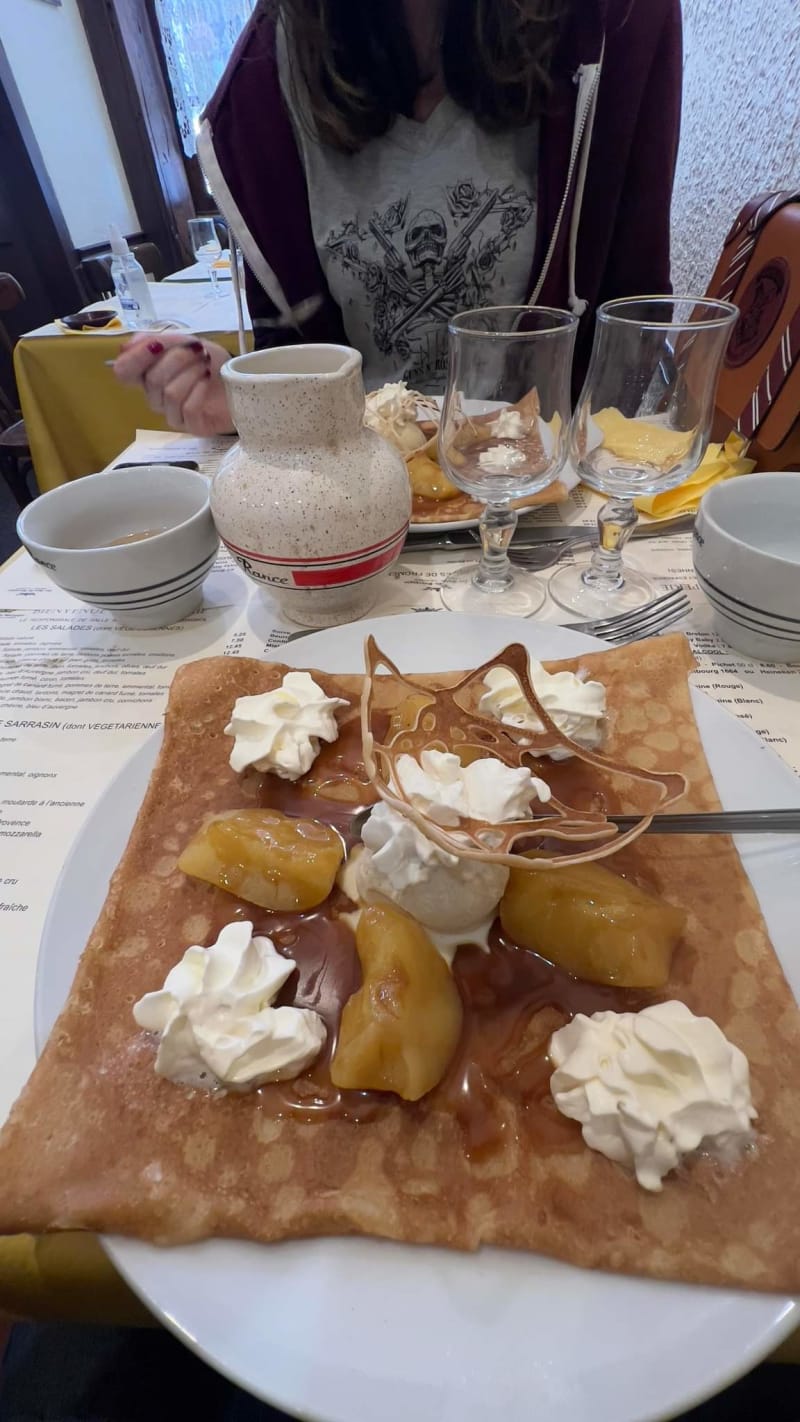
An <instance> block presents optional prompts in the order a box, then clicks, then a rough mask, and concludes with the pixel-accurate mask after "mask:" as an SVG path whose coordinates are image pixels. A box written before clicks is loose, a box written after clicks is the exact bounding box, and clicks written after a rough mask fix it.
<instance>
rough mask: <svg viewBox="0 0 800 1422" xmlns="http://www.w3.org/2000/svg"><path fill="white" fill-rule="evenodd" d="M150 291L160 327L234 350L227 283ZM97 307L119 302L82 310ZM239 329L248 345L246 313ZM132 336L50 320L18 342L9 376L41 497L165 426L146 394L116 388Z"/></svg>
mask: <svg viewBox="0 0 800 1422" xmlns="http://www.w3.org/2000/svg"><path fill="white" fill-rule="evenodd" d="M191 270H192V269H191V268H190V269H189V271H191ZM180 275H181V274H180V273H176V276H180ZM150 290H151V293H152V297H153V305H154V307H155V312H156V317H157V320H158V323H159V326H160V325H161V323H162V322H168V323H174V324H171V326H170V327H162V329H174V330H181V331H185V332H186V335H187V337H188V338H191V336H200V337H203V338H205V339H207V340H210V341H216V342H217V343H218V344H219V345H221V346H224V348H225V349H226V350H227V351H230V353H231V355H236V354H238V353H239V334H238V319H237V312H236V302H235V298H234V294H233V284H232V282H231V281H230V280H228V281H227V282H226V283H225V284H224V285H223V284H222V283H220V284H219V286H218V288H217V291H216V292H215V291H214V289H213V287H212V284H211V282H210V280H209V279H208V278H207V277H206V279H205V280H201V281H196V280H195V279H194V278H193V277H192V278H191V279H187V280H186V281H185V282H182V281H163V282H151V283H150ZM101 308H102V309H111V308H113V309H115V310H116V311H117V312H119V302H118V301H117V300H116V298H115V299H113V300H108V301H98V302H94V303H93V304H92V306H90V307H88V308H86V309H88V310H98V309H101ZM64 314H67V313H64ZM244 324H245V330H246V333H247V336H246V342H247V344H248V347H249V346H250V345H251V344H252V336H251V331H252V327H251V324H250V318H249V316H248V315H247V313H246V311H245V322H244ZM132 334H134V333H133V332H132V330H131V329H130V328H129V327H127V326H125V325H123V326H122V327H120V326H119V325H115V327H114V329H112V330H109V331H105V330H102V329H100V330H96V331H88V332H87V331H80V332H74V331H69V330H65V329H63V328H62V327H60V326H59V325H57V324H56V322H55V321H52V322H50V323H48V324H47V325H46V326H39V327H37V329H36V330H34V331H28V332H26V333H25V335H23V336H22V337H21V338H20V340H19V341H18V342H17V345H16V348H15V351H14V371H15V375H16V380H17V389H18V391H19V400H20V408H21V410H22V414H23V417H24V420H25V429H26V432H27V436H28V443H29V445H30V450H31V456H32V458H33V464H34V469H35V471H36V480H37V483H38V486H39V488H40V490H41V491H42V492H43V493H44V492H46V491H47V490H48V489H54V488H56V486H57V485H59V484H64V483H66V482H67V481H68V480H69V479H77V478H80V477H81V476H82V475H84V474H93V473H95V472H96V471H97V470H98V469H104V468H105V467H106V466H107V465H108V464H109V463H110V461H111V460H112V459H113V458H114V456H115V455H116V454H117V452H118V450H119V449H120V446H121V445H125V444H128V443H129V442H130V441H131V440H132V439H133V438H134V435H135V433H136V430H137V429H141V428H143V427H145V428H156V429H165V430H166V428H167V425H166V422H165V421H164V420H163V419H162V417H161V416H160V415H158V414H156V413H155V412H154V411H153V410H151V408H150V406H149V405H148V403H147V400H146V398H145V394H144V391H143V390H142V389H140V388H138V387H133V386H127V385H120V383H119V381H118V380H117V379H116V378H115V376H114V372H113V370H112V368H111V364H110V363H111V362H113V361H114V360H115V359H116V357H117V356H118V355H119V353H120V351H121V350H122V348H123V346H124V345H125V343H126V341H128V340H129V339H130V337H131V335H132Z"/></svg>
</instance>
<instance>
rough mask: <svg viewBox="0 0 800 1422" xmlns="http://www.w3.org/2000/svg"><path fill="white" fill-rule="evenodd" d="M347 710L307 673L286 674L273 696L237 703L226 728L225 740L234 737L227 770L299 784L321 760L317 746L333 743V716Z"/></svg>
mask: <svg viewBox="0 0 800 1422" xmlns="http://www.w3.org/2000/svg"><path fill="white" fill-rule="evenodd" d="M347 705H348V703H347V702H346V701H342V700H340V698H339V697H338V696H326V695H325V692H324V691H323V690H322V688H321V687H319V686H317V683H316V682H315V681H314V679H313V677H311V676H309V674H308V672H287V673H286V675H285V677H284V678H283V681H282V682H281V685H280V686H277V687H276V688H275V690H274V691H265V692H263V693H262V694H261V695H260V696H239V697H237V699H236V702H235V704H234V707H233V711H232V713H231V719H230V721H229V722H228V724H227V726H226V727H225V735H226V736H233V737H234V746H233V750H232V751H231V755H230V765H231V769H232V770H236V771H240V770H246V769H247V767H248V766H250V765H252V766H254V767H255V769H256V770H264V771H271V772H272V773H273V775H278V776H280V778H281V779H282V780H299V779H300V776H301V775H305V773H306V771H307V770H310V769H311V766H312V765H313V764H314V761H315V760H316V758H317V756H318V755H319V743H320V741H328V742H331V741H335V740H336V739H337V737H338V735H339V726H338V724H337V721H336V711H337V709H338V708H339V707H340V706H347Z"/></svg>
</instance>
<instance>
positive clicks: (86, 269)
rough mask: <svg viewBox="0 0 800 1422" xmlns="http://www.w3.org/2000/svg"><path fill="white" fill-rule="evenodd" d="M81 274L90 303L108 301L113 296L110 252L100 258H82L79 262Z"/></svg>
mask: <svg viewBox="0 0 800 1422" xmlns="http://www.w3.org/2000/svg"><path fill="white" fill-rule="evenodd" d="M81 274H82V276H83V279H84V283H85V285H86V288H87V290H88V292H89V300H90V301H108V299H109V297H111V296H113V295H114V283H113V281H112V280H111V254H110V252H106V253H104V254H103V255H102V256H100V257H84V258H83V261H82V262H81Z"/></svg>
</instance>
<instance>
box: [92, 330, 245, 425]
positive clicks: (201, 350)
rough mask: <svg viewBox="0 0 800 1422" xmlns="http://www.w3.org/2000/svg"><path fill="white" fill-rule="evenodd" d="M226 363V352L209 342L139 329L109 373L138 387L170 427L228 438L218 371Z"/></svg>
mask: <svg viewBox="0 0 800 1422" xmlns="http://www.w3.org/2000/svg"><path fill="white" fill-rule="evenodd" d="M229 359H230V355H229V353H228V351H226V350H224V349H223V347H222V346H217V345H215V344H214V342H213V341H201V340H199V339H198V338H196V337H193V336H189V337H187V336H185V335H182V334H177V333H175V334H169V335H166V334H165V335H163V336H161V335H159V336H154V335H153V334H152V332H147V331H143V332H142V334H141V335H138V336H133V337H132V338H131V340H130V341H128V343H127V345H126V346H125V348H124V350H122V351H121V352H120V354H119V356H118V357H117V359H116V361H115V363H114V374H115V375H116V377H117V379H118V380H121V381H122V384H123V385H141V386H142V388H143V390H144V392H145V395H146V396H147V399H148V401H149V402H150V405H151V406H152V408H153V409H154V410H157V411H158V413H159V414H160V415H163V416H164V418H165V419H166V421H167V424H168V425H170V427H171V428H172V429H174V430H183V431H185V432H186V433H187V434H194V435H213V434H227V433H229V432H231V431H232V430H233V421H232V419H231V414H230V410H229V409H228V402H227V400H226V398H225V389H224V386H223V384H222V377H221V376H220V373H219V372H220V369H221V368H222V366H223V365H224V364H225V362H226V360H229Z"/></svg>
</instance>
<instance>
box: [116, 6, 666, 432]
mask: <svg viewBox="0 0 800 1422" xmlns="http://www.w3.org/2000/svg"><path fill="white" fill-rule="evenodd" d="M680 91H681V32H680V4H679V0H492V3H491V4H489V3H487V0H381V2H380V3H376V0H269V3H263V0H262V4H260V5H259V6H258V7H257V9H256V12H255V14H254V16H253V18H252V19H251V21H250V22H249V24H248V25H247V27H246V28H245V31H244V33H243V35H242V37H241V39H240V40H239V43H238V45H237V47H236V50H235V52H234V54H233V56H232V58H231V61H230V64H229V66H228V69H227V71H226V73H225V75H224V77H223V79H222V82H221V84H220V86H219V88H218V89H217V92H216V94H215V95H214V97H213V99H212V100H211V102H210V104H209V106H208V108H207V110H206V114H205V118H204V122H203V126H202V130H201V133H200V136H199V141H198V153H199V155H200V158H201V162H202V164H203V168H204V171H205V173H206V176H207V177H208V180H209V183H210V185H211V188H212V190H213V192H214V196H215V198H216V200H217V203H218V205H219V208H220V211H221V212H222V213H223V214H224V216H226V217H227V219H228V221H229V223H230V226H231V228H232V229H233V231H234V233H235V234H236V236H237V238H238V240H239V242H240V244H241V246H242V248H243V250H244V255H245V259H246V261H247V268H248V270H247V296H248V303H249V307H250V313H251V316H252V319H253V329H254V336H255V344H256V346H257V347H264V346H272V345H282V344H286V343H289V342H299V341H333V342H341V343H346V344H349V345H353V346H356V347H357V348H358V349H359V350H360V351H361V353H362V355H363V358H364V378H365V382H366V384H367V386H368V387H374V386H376V385H379V384H381V383H382V382H383V381H385V380H397V379H404V380H407V381H408V382H409V384H410V385H412V386H413V387H414V388H416V389H419V390H426V391H432V392H436V391H438V390H441V389H442V388H443V386H444V382H445V374H446V360H447V339H446V328H447V318H448V317H449V316H451V315H452V314H453V313H454V312H456V311H460V310H464V309H465V308H467V307H474V306H490V305H510V304H518V303H524V302H531V303H536V304H539V305H553V306H561V307H566V306H568V307H569V308H570V309H571V310H573V311H576V312H578V313H579V314H582V315H583V321H582V323H581V331H580V335H579V340H578V347H577V355H576V376H577V378H580V376H581V374H582V372H583V369H584V368H585V363H586V359H587V356H588V348H589V346H590V344H591V334H592V324H593V322H592V317H593V314H594V310H595V308H596V307H597V305H598V304H599V303H600V302H601V301H604V300H607V299H609V298H611V297H614V296H625V295H632V294H637V293H643V292H655V291H660V292H663V291H668V290H669V289H670V286H669V211H670V199H671V192H672V180H673V173H674V166H675V156H676V149H677V140H678V126H679V115H680ZM227 358H228V355H227V352H226V351H224V350H223V349H222V348H221V347H220V346H217V345H215V344H213V343H212V342H209V341H206V342H200V341H188V342H187V340H186V338H185V337H184V336H181V335H170V336H159V337H158V339H154V338H153V337H152V336H148V335H147V334H146V333H145V334H142V335H140V336H135V337H133V338H132V340H131V341H130V342H129V343H128V345H127V346H126V348H125V350H124V352H123V353H122V355H121V356H120V357H119V359H118V361H117V365H116V370H117V374H118V376H119V378H120V379H121V380H122V381H124V382H126V383H128V384H137V383H141V384H142V385H143V386H144V389H145V391H146V393H147V395H148V397H149V400H150V403H151V405H152V406H153V408H154V409H155V410H158V411H160V412H162V413H163V414H164V415H165V416H166V419H167V421H168V422H169V424H170V425H172V426H173V427H174V428H175V429H178V430H187V431H190V432H191V433H193V434H213V433H217V432H222V431H225V430H228V429H230V427H231V419H230V414H229V412H228V407H227V404H226V400H225V393H224V390H223V386H222V381H221V379H220V375H219V371H220V367H221V366H222V364H223V363H224V362H225V360H227Z"/></svg>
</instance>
